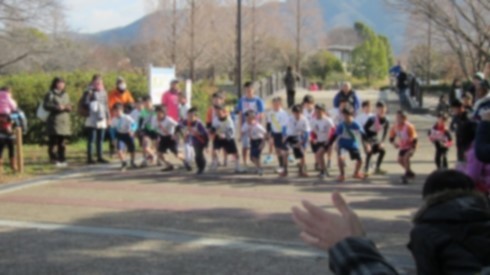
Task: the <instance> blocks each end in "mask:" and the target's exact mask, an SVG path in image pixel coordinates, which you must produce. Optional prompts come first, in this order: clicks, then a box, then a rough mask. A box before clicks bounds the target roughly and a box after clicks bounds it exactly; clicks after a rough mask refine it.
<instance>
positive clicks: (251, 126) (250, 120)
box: [242, 111, 267, 176]
mask: <svg viewBox="0 0 490 275" xmlns="http://www.w3.org/2000/svg"><path fill="white" fill-rule="evenodd" d="M245 117H246V119H247V121H246V122H245V124H243V126H242V137H247V138H248V139H250V160H251V161H252V163H253V164H255V168H256V169H257V174H258V175H259V176H262V175H264V170H263V169H262V166H261V163H260V155H261V154H262V150H263V149H264V145H265V142H264V138H265V135H266V133H267V131H266V130H265V129H264V127H263V126H262V125H261V124H260V123H259V122H258V121H257V116H256V114H255V112H254V111H247V113H246V114H245Z"/></svg>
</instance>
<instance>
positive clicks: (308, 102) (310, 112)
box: [301, 95, 319, 171]
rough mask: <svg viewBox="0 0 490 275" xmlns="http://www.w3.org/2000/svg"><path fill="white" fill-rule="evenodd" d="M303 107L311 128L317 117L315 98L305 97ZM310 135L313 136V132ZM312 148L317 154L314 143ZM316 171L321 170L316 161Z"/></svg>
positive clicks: (311, 145)
mask: <svg viewBox="0 0 490 275" xmlns="http://www.w3.org/2000/svg"><path fill="white" fill-rule="evenodd" d="M301 107H302V108H303V116H304V117H305V118H306V119H307V120H308V123H309V124H310V126H311V125H312V123H313V118H314V117H315V99H314V98H313V96H311V95H305V96H304V97H303V102H302V106H301ZM310 134H311V135H313V132H312V133H310ZM311 138H312V139H314V138H315V137H314V136H312V137H311ZM310 148H311V151H312V152H313V154H315V152H316V147H315V146H314V145H313V144H312V143H310ZM315 170H316V171H318V170H319V167H318V163H317V162H316V161H315Z"/></svg>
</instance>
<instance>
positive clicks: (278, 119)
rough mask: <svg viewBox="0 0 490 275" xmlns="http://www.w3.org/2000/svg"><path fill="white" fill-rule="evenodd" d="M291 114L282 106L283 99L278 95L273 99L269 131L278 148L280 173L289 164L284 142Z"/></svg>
mask: <svg viewBox="0 0 490 275" xmlns="http://www.w3.org/2000/svg"><path fill="white" fill-rule="evenodd" d="M288 120H289V115H288V113H287V112H286V111H284V109H283V108H282V99H281V98H280V97H276V98H274V99H273V100H272V111H271V112H270V113H269V115H268V117H267V132H268V134H269V138H271V139H272V140H273V143H274V149H275V150H276V155H277V160H278V163H279V169H278V173H279V174H280V173H282V172H284V166H286V165H288V164H287V162H284V159H283V155H284V152H285V151H287V148H286V146H285V144H284V142H283V140H284V137H285V135H286V129H287V124H288Z"/></svg>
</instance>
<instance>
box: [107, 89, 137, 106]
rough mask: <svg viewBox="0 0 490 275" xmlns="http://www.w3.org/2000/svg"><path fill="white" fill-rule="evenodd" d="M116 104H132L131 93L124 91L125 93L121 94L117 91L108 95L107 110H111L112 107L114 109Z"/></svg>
mask: <svg viewBox="0 0 490 275" xmlns="http://www.w3.org/2000/svg"><path fill="white" fill-rule="evenodd" d="M116 103H121V104H123V105H126V104H130V103H134V99H133V96H132V95H131V92H130V91H128V90H126V91H125V92H123V93H121V92H120V91H119V90H118V89H115V90H113V91H111V92H110V93H109V110H112V107H114V105H116Z"/></svg>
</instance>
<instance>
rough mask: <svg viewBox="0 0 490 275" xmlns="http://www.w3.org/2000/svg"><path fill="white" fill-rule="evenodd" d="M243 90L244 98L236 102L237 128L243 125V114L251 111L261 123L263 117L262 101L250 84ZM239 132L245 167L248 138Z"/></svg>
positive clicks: (248, 144) (248, 145) (248, 147)
mask: <svg viewBox="0 0 490 275" xmlns="http://www.w3.org/2000/svg"><path fill="white" fill-rule="evenodd" d="M244 88H245V96H243V97H242V98H240V100H239V101H238V105H237V107H236V110H237V113H238V124H237V125H239V126H238V128H241V127H242V125H243V124H244V123H245V114H247V112H249V111H253V112H254V114H256V115H257V121H258V122H259V123H262V119H263V115H264V111H265V109H264V101H263V100H262V99H261V98H260V97H258V96H256V95H255V90H254V88H253V84H252V83H251V82H247V83H245V85H244ZM240 132H241V131H238V133H239V136H240V139H241V141H242V158H243V165H244V166H246V165H247V158H248V150H249V149H250V137H248V136H241V134H240Z"/></svg>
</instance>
